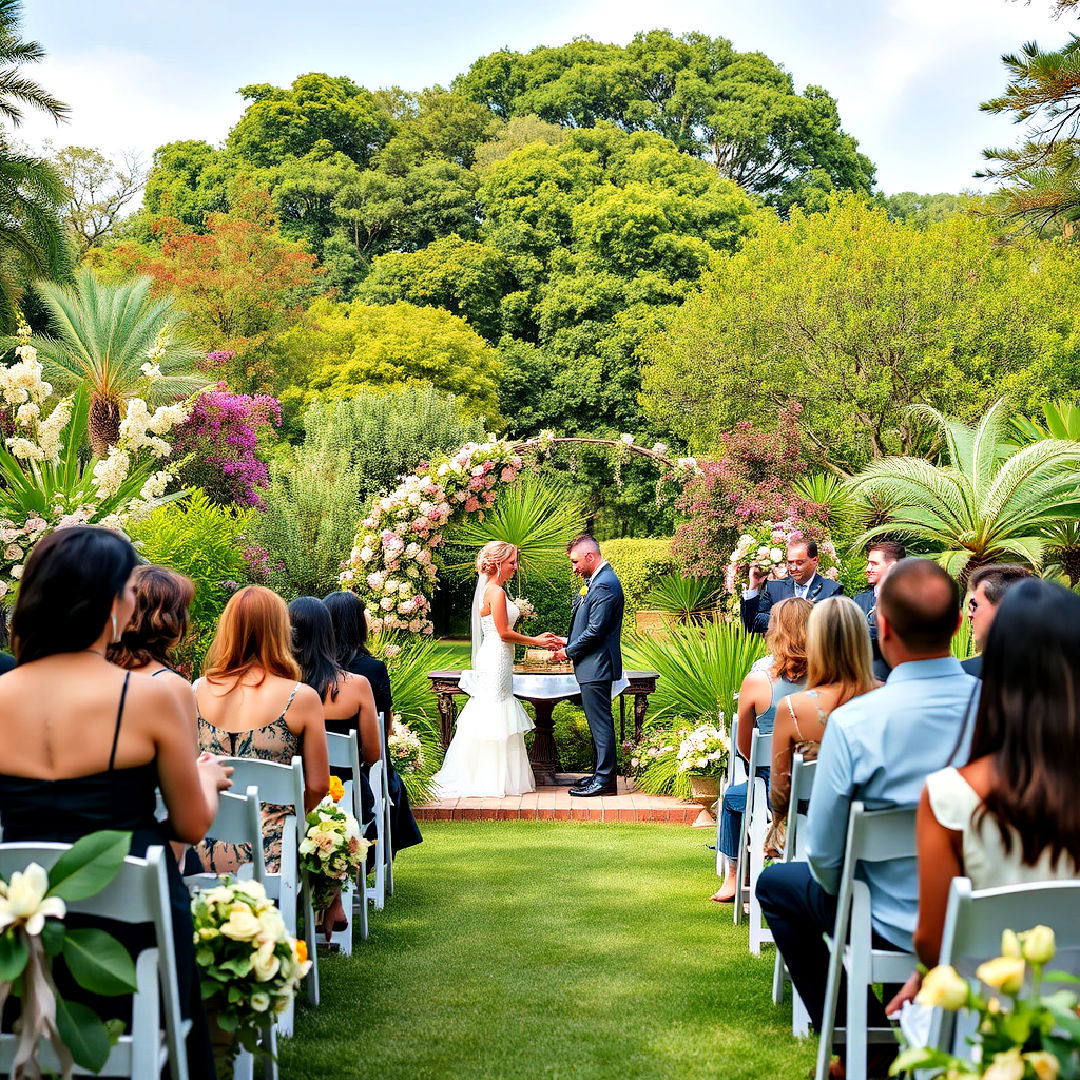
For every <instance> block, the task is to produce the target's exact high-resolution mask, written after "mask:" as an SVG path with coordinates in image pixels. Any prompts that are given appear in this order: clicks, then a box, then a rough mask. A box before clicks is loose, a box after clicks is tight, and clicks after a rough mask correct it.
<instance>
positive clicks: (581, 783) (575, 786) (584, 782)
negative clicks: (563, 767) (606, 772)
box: [570, 776, 596, 791]
mask: <svg viewBox="0 0 1080 1080" xmlns="http://www.w3.org/2000/svg"><path fill="white" fill-rule="evenodd" d="M595 779H596V777H595V776H583V777H582V778H581V779H580V780H575V781H574V782H573V783H572V784H571V785H570V790H571V791H580V790H581V789H582V788H587V787H588V786H589V785H590V784H591V783H592V782H593V781H594V780H595Z"/></svg>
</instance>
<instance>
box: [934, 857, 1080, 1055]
mask: <svg viewBox="0 0 1080 1080" xmlns="http://www.w3.org/2000/svg"><path fill="white" fill-rule="evenodd" d="M1078 912H1080V881H1039V882H1031V883H1028V884H1024V885H1004V886H1001V887H999V888H995V889H979V890H977V891H976V890H974V889H972V887H971V881H970V880H969V879H968V878H966V877H958V878H953V880H952V886H951V888H950V889H949V904H948V907H947V908H946V909H945V928H944V932H943V934H942V938H941V956H940V959H939V960H938V963H939V964H948V965H950V966H951V967H954V968H955V969H956V970H957V971H958V972H959V973H960V974H961V975H963V976H964V977H965V978H967V979H970V980H971V981H972V982H973V983H976V984H977V983H978V980H977V979H976V978H975V969H976V968H977V967H978V966H979V965H980V964H981V963H983V962H984V961H985V960H988V959H990V958H991V957H994V956H996V955H997V954H998V953H999V952H1000V951H1001V934H1002V931H1003V930H1016V931H1021V930H1027V929H1029V928H1030V927H1031V926H1032V925H1034V924H1035V923H1039V924H1041V925H1043V926H1049V927H1051V928H1052V929H1053V931H1054V937H1055V939H1056V941H1057V955H1056V956H1055V957H1054V959H1053V961H1052V962H1051V965H1050V966H1051V968H1052V969H1053V970H1055V971H1067V972H1069V973H1070V974H1074V975H1075V974H1077V973H1078V969H1080V918H1078V916H1077V913H1078ZM970 1020H971V1015H970V1014H964V1013H955V1012H949V1011H947V1010H945V1009H935V1010H934V1011H933V1014H932V1016H931V1020H930V1039H929V1042H928V1043H927V1045H928V1046H931V1047H934V1048H936V1049H939V1050H944V1051H945V1052H946V1053H951V1054H954V1055H955V1056H956V1057H971V1055H972V1051H973V1049H974V1048H973V1047H972V1046H971V1044H970V1043H968V1042H967V1040H966V1038H965V1037H966V1036H968V1035H973V1034H974V1031H975V1024H974V1023H971V1022H968V1021H970Z"/></svg>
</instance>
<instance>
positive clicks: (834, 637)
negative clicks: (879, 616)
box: [766, 596, 881, 851]
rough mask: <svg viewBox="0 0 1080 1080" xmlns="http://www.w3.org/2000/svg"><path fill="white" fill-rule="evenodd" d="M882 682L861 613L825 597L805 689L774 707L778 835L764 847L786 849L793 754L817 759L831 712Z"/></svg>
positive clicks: (809, 633) (812, 627)
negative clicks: (875, 669)
mask: <svg viewBox="0 0 1080 1080" xmlns="http://www.w3.org/2000/svg"><path fill="white" fill-rule="evenodd" d="M880 685H881V684H880V683H879V682H876V681H875V679H874V676H873V673H872V671H871V652H870V635H869V633H868V632H867V627H866V619H865V617H864V615H863V613H862V611H860V610H859V608H858V607H856V606H855V604H854V603H853V602H852V601H851V600H849V599H848V598H847V597H846V596H830V597H829V598H828V599H827V600H822V602H821V603H820V604H818V605H816V606H815V608H814V610H813V612H812V613H811V615H810V620H809V622H808V623H807V624H806V689H805V690H802V691H800V692H799V693H797V694H790V695H788V696H787V697H786V698H783V699H782V700H781V701H780V702H779V704H778V705H777V706H776V723H775V726H774V727H773V746H772V773H771V776H770V779H769V787H770V790H769V801H770V803H771V804H772V809H773V830H772V835H773V838H774V839H772V842H771V843H770V842H769V841H766V847H770V846H771V847H773V848H774V849H776V850H778V851H779V850H782V848H783V831H784V830H783V825H784V824H785V823H786V818H787V812H788V796H789V794H790V791H791V763H792V761H793V760H794V758H795V755H796V754H802V756H803V759H804V760H806V761H813V760H814V759H815V758H816V757H817V756H818V747H819V746H820V745H821V740H822V738H823V737H824V735H825V724H826V722H827V721H828V718H829V715H830V714H831V713H832V711H833V710H834V709H838V708H839V707H840V706H841V705H844V704H846V703H847V702H849V701H850V700H851V699H852V698H855V697H858V696H859V695H860V694H866V693H868V692H869V691H871V690H873V689H874V688H875V687H876V686H880Z"/></svg>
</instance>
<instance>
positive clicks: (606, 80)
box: [455, 30, 874, 210]
mask: <svg viewBox="0 0 1080 1080" xmlns="http://www.w3.org/2000/svg"><path fill="white" fill-rule="evenodd" d="M455 88H456V89H457V90H459V91H460V92H461V93H463V94H466V95H467V96H469V97H471V98H473V100H475V101H478V102H481V103H483V104H485V105H487V106H488V108H490V109H491V110H492V111H493V112H495V113H496V114H498V115H499V116H502V117H503V118H505V119H509V118H510V117H514V116H521V115H525V114H529V113H533V114H535V115H537V116H539V117H540V118H541V119H543V120H547V121H549V122H551V123H556V124H563V125H565V126H568V127H573V128H589V127H595V126H596V125H597V124H598V123H599V122H600V121H604V120H606V121H610V122H612V123H615V124H617V125H619V126H620V127H622V128H624V129H625V130H628V131H655V132H657V133H659V134H661V135H663V136H664V137H665V138H667V139H670V140H671V141H672V142H673V143H674V144H675V145H676V146H678V147H679V149H681V150H683V151H685V152H687V153H690V154H695V155H699V156H702V157H704V158H706V159H707V160H708V161H710V162H711V163H712V165H713V166H714V168H715V169H716V170H717V171H718V172H719V173H720V175H721V176H725V177H727V178H728V179H731V180H734V181H736V182H737V183H739V184H740V185H742V186H743V187H745V188H746V189H747V190H749V191H752V192H754V193H756V194H760V195H761V196H763V197H764V198H765V199H766V201H767V202H769V203H770V204H773V205H775V206H777V207H778V208H779V209H781V210H786V209H787V208H788V207H789V206H790V205H791V204H792V203H795V202H803V201H805V199H806V198H807V196H808V192H809V191H810V190H812V189H815V188H821V187H822V186H824V188H826V189H827V190H843V191H863V192H869V191H870V188H871V187H872V185H873V179H874V167H873V165H872V163H871V162H870V160H869V159H868V158H867V157H866V156H865V155H864V154H861V153H860V152H859V150H858V144H857V142H856V141H855V140H854V139H853V138H852V137H851V136H850V135H848V134H846V133H845V132H844V131H843V129H842V128H841V126H840V117H839V113H838V111H837V107H836V102H835V101H834V99H833V98H832V97H831V96H830V95H829V94H828V93H827V92H826V91H825V90H824V89H822V88H821V87H819V86H808V87H807V88H806V90H805V91H804V92H803V93H802V94H799V93H797V92H796V91H795V86H794V82H793V80H792V78H791V76H790V75H789V74H788V73H787V72H785V71H784V70H783V69H782V68H780V67H779V66H778V65H777V64H775V63H774V62H773V61H772V60H770V59H769V58H768V57H767V56H764V55H763V54H761V53H739V52H736V51H735V50H734V48H733V47H732V45H731V42H730V41H728V40H727V39H726V38H711V37H709V36H708V35H706V34H700V33H690V34H683V35H680V36H675V35H674V34H672V33H671V32H670V31H667V30H652V31H649V32H643V33H639V34H636V35H635V36H634V39H633V41H631V42H630V44H629V45H627V46H626V47H625V48H623V47H621V46H618V45H609V44H605V43H602V42H596V41H592V40H590V39H588V38H578V39H576V40H575V41H572V42H570V43H569V44H566V45H559V46H539V47H538V48H535V49H533V50H532V51H531V52H528V53H524V54H522V53H515V52H510V51H507V50H503V51H500V52H497V53H492V54H489V55H488V56H484V57H481V58H480V59H479V60H477V61H476V62H475V63H474V64H473V65H472V66H471V67H470V69H469V71H468V72H467V73H466V74H464V75H462V76H461V77H460V78H459V79H458V80H457V81H456V82H455ZM810 180H812V182H811V183H809V184H808V181H810Z"/></svg>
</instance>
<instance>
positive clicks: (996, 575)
mask: <svg viewBox="0 0 1080 1080" xmlns="http://www.w3.org/2000/svg"><path fill="white" fill-rule="evenodd" d="M1029 577H1031V571H1030V570H1029V569H1028V568H1027V567H1026V566H1021V565H1020V564H1019V563H997V564H996V565H993V566H980V567H979V568H978V569H977V570H975V571H974V572H973V573H972V575H971V577H970V578H969V579H968V602H967V616H968V621H969V622H970V623H971V636H972V638H974V640H975V647H976V648H977V649H978V650H979V651H978V653H977V654H976V655H975V656H972V657H969V658H968V659H967V660H964V661H962V662H961V664H960V666H961V667H962V668H963V669H964V670H965V671H966V672H967V673H968V674H969V675H974V676H975V677H976V678H978V679H981V678H982V674H983V658H982V654H983V649H984V648H985V646H986V642H987V639H988V638H989V636H990V627H991V626H993V624H994V620H995V618H996V617H997V612H998V607H999V605H1000V604H1001V601H1002V600H1003V599H1004V597H1005V594H1006V593H1007V592H1008V591H1009V590H1010V589H1011V588H1012V587H1013V586H1014V585H1016V584H1017V583H1018V582H1021V581H1025V580H1027V578H1029Z"/></svg>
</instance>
